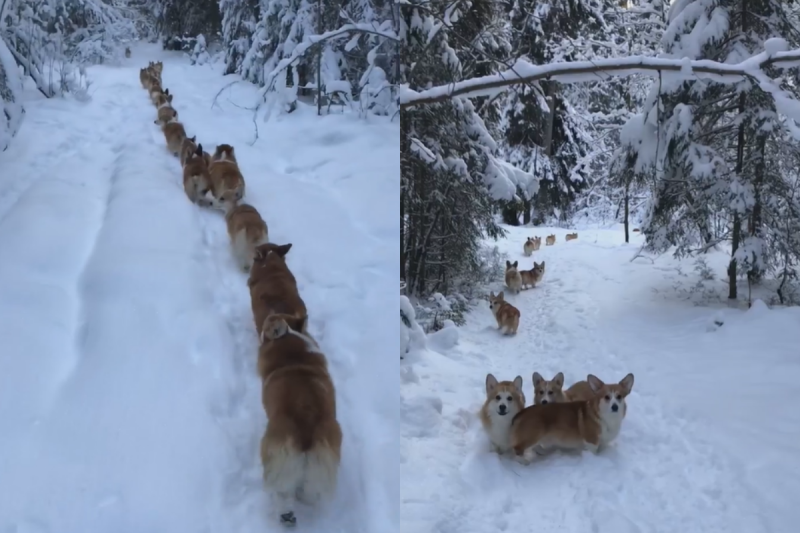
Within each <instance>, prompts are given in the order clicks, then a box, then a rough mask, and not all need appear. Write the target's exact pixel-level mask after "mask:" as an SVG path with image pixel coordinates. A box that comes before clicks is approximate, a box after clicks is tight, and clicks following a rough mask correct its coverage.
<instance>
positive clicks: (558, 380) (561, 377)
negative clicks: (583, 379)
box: [553, 372, 564, 387]
mask: <svg viewBox="0 0 800 533" xmlns="http://www.w3.org/2000/svg"><path fill="white" fill-rule="evenodd" d="M553 383H555V384H556V385H558V386H559V387H563V386H564V373H563V372H559V373H558V374H556V375H555V377H554V378H553Z"/></svg>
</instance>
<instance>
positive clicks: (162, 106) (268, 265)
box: [139, 62, 342, 526]
mask: <svg viewBox="0 0 800 533" xmlns="http://www.w3.org/2000/svg"><path fill="white" fill-rule="evenodd" d="M162 71H163V64H162V63H161V62H155V63H154V62H151V63H150V64H149V65H148V66H147V68H144V69H141V71H140V74H139V78H140V81H141V83H142V86H143V87H144V88H145V89H147V90H148V92H149V95H150V99H151V101H152V102H153V104H155V105H156V108H157V109H158V112H157V113H158V118H157V119H156V121H155V122H156V124H159V125H161V129H162V131H163V132H164V137H165V139H166V142H167V149H168V150H169V151H170V152H172V153H173V154H174V155H177V156H179V157H180V160H181V165H182V166H183V184H184V189H185V190H186V195H187V196H188V197H189V199H190V200H191V201H192V202H194V203H196V204H198V205H200V206H205V207H211V208H216V209H219V210H222V211H223V212H224V213H225V219H226V222H227V225H228V234H229V235H230V238H231V245H232V248H233V251H234V255H235V256H236V258H237V261H238V262H239V264H240V265H241V266H242V268H243V269H244V270H245V271H248V272H249V279H248V281H247V285H248V287H249V288H250V301H251V307H252V311H253V320H254V323H255V328H256V331H257V333H258V337H259V341H260V346H259V351H258V359H257V369H258V375H259V377H260V378H261V383H262V394H261V402H262V405H263V407H264V411H265V413H266V415H267V428H266V431H265V432H264V436H263V437H262V439H261V446H260V456H261V462H262V465H263V477H264V485H265V488H266V489H267V490H268V491H269V492H270V493H271V494H272V496H273V498H274V505H273V511H274V514H275V518H276V520H278V521H279V522H280V523H281V524H283V525H285V526H294V525H295V524H296V523H297V517H296V515H295V510H296V508H297V506H298V502H300V503H303V504H306V505H310V506H316V505H318V504H321V503H323V502H324V501H327V500H329V499H330V498H331V496H332V495H333V493H334V491H335V489H336V482H337V477H338V471H339V463H340V458H341V445H342V431H341V427H340V426H339V423H338V421H337V420H336V394H335V387H334V384H333V380H332V379H331V376H330V373H329V372H328V364H327V359H326V357H325V355H324V354H323V353H322V351H321V350H320V347H319V344H317V342H316V340H315V339H314V338H313V337H312V336H311V335H310V334H309V332H308V329H307V326H308V311H307V309H306V305H305V302H304V301H303V299H302V298H301V296H300V293H299V290H298V288H297V280H296V279H295V277H294V275H293V274H292V272H291V270H290V269H289V267H288V265H287V264H286V255H287V254H288V253H289V250H290V249H291V248H292V244H291V243H289V244H282V245H279V244H275V243H271V242H269V240H268V233H267V225H266V223H265V222H264V220H263V218H262V217H261V215H260V214H259V213H258V211H257V210H256V209H255V208H254V207H253V206H251V205H248V204H246V203H242V202H241V200H242V197H243V196H244V178H243V177H242V174H241V171H240V170H239V166H238V164H237V162H236V157H235V156H234V150H233V147H232V146H230V145H227V144H221V145H219V146H217V148H216V150H215V151H214V154H213V155H210V154H208V153H207V152H204V151H203V147H202V145H201V144H199V143H197V142H196V137H191V138H190V137H187V135H186V131H185V129H184V126H183V125H182V124H181V123H180V122H178V113H177V111H175V109H173V108H172V106H171V103H172V98H173V95H171V94H170V93H169V90H168V89H162V82H161V73H162Z"/></svg>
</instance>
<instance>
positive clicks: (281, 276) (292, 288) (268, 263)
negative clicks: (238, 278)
mask: <svg viewBox="0 0 800 533" xmlns="http://www.w3.org/2000/svg"><path fill="white" fill-rule="evenodd" d="M291 248H292V244H291V243H289V244H273V243H264V244H262V245H260V246H257V247H256V249H255V253H254V257H253V265H252V266H251V267H250V277H249V279H248V280H247V286H248V287H249V288H250V305H251V306H252V309H253V320H254V321H255V325H256V330H257V331H258V334H259V335H261V327H262V325H263V324H264V320H266V319H267V317H268V316H269V315H271V314H274V313H282V314H285V315H291V316H294V317H303V316H307V315H308V311H306V304H305V302H304V301H303V299H302V298H301V297H300V293H299V291H298V290H297V280H296V279H295V277H294V275H293V274H292V271H291V270H289V267H288V266H287V265H286V254H288V253H289V250H291ZM303 333H307V332H306V331H303Z"/></svg>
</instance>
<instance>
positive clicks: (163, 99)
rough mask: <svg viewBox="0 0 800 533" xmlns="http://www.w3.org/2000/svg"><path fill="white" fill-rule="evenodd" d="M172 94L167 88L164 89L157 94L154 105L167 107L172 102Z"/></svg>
mask: <svg viewBox="0 0 800 533" xmlns="http://www.w3.org/2000/svg"><path fill="white" fill-rule="evenodd" d="M173 96H174V95H172V94H169V89H167V90H165V91H164V92H163V93H161V94H159V95H158V97H157V98H156V107H157V108H159V109H160V108H162V107H168V106H170V105H171V104H172V98H173Z"/></svg>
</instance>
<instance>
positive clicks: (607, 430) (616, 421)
mask: <svg viewBox="0 0 800 533" xmlns="http://www.w3.org/2000/svg"><path fill="white" fill-rule="evenodd" d="M620 428H622V413H621V412H620V413H619V414H613V415H611V416H606V417H604V418H603V419H601V420H600V445H601V446H605V445H606V444H608V443H610V442H611V441H613V440H614V439H616V438H617V436H618V435H619V430H620Z"/></svg>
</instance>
